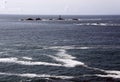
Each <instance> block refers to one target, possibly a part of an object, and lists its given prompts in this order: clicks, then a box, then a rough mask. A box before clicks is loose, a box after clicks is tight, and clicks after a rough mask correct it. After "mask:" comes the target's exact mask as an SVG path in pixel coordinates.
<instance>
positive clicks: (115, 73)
mask: <svg viewBox="0 0 120 82" xmlns="http://www.w3.org/2000/svg"><path fill="white" fill-rule="evenodd" d="M86 68H89V69H92V70H96V71H101V72H104V73H107V74H106V75H101V74H96V76H99V77H111V78H120V71H116V70H103V69H99V68H93V67H89V66H87V67H86Z"/></svg>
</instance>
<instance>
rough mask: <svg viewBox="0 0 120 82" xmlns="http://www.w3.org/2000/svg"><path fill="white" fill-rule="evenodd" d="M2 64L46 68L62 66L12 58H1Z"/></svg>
mask: <svg viewBox="0 0 120 82" xmlns="http://www.w3.org/2000/svg"><path fill="white" fill-rule="evenodd" d="M0 62H1V63H16V64H20V65H45V66H62V65H61V64H55V63H48V62H40V61H39V62H37V61H36V62H32V61H22V60H19V59H18V58H15V57H11V58H0Z"/></svg>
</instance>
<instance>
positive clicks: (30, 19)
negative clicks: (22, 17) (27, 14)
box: [26, 18, 34, 20]
mask: <svg viewBox="0 0 120 82" xmlns="http://www.w3.org/2000/svg"><path fill="white" fill-rule="evenodd" d="M26 20H34V19H32V18H27V19H26Z"/></svg>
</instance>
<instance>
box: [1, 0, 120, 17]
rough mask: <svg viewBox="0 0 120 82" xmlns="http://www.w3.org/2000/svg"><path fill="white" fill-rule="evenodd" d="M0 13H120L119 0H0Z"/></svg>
mask: <svg viewBox="0 0 120 82" xmlns="http://www.w3.org/2000/svg"><path fill="white" fill-rule="evenodd" d="M0 14H48V15H52V14H53V15H55V14H66V15H67V14H68V15H75V14H76V15H94V14H118V15H119V14H120V0H0Z"/></svg>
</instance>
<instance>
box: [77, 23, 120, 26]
mask: <svg viewBox="0 0 120 82" xmlns="http://www.w3.org/2000/svg"><path fill="white" fill-rule="evenodd" d="M75 25H80V26H83V25H85V26H120V24H111V23H78V24H75Z"/></svg>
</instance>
